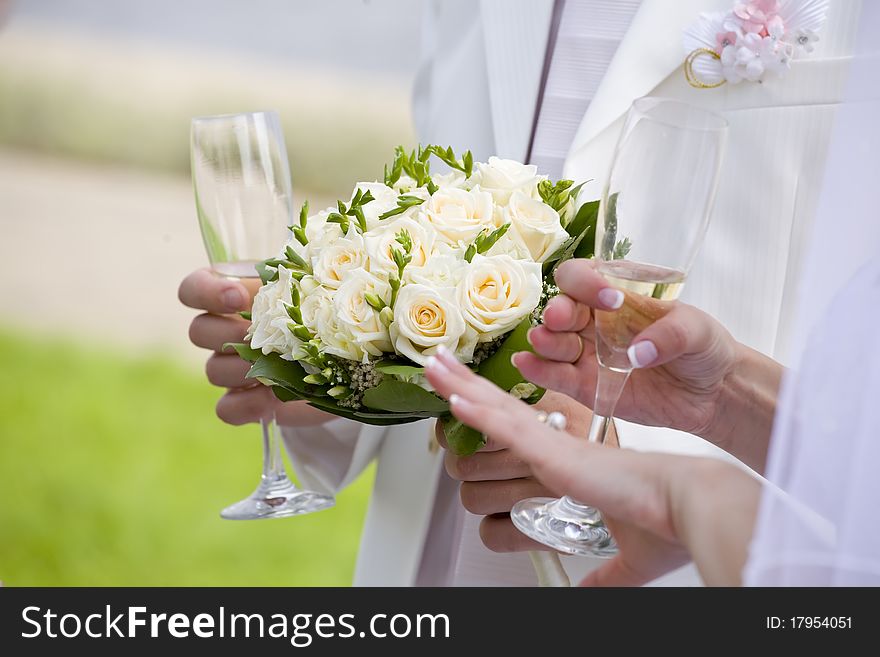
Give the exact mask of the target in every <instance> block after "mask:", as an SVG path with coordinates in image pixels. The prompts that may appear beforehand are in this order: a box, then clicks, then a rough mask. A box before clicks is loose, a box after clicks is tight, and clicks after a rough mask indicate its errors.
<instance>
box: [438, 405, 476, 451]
mask: <svg viewBox="0 0 880 657" xmlns="http://www.w3.org/2000/svg"><path fill="white" fill-rule="evenodd" d="M440 421H441V422H442V423H443V433H444V434H445V435H446V443H447V444H448V445H449V449H450V451H451V452H452V453H453V454H456V455H457V456H470V455H471V454H473V453H474V452H476V451H477V450H479V449H480V448H482V447H483V446H484V445H485V444H486V439H485V438H484V437H483V434H481V433H480V432H479V431H477V430H476V429H472V428H471V427H469V426H468V425H466V424H464V423H463V422H461V420H458V419H456V418H455V417H453V416H452V415H444V416H443V417H442V418H441V419H440Z"/></svg>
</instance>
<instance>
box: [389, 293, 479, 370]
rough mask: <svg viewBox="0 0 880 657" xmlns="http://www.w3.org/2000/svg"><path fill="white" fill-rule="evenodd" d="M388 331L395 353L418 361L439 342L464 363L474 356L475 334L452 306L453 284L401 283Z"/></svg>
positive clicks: (435, 348) (431, 352) (422, 359)
mask: <svg viewBox="0 0 880 657" xmlns="http://www.w3.org/2000/svg"><path fill="white" fill-rule="evenodd" d="M390 331H391V341H392V342H393V343H394V349H395V350H396V351H397V353H398V354H400V355H402V356H406V357H407V358H409V359H410V360H412V361H413V362H416V363H419V364H420V365H424V364H425V363H427V361H428V358H429V357H430V356H432V355H434V354H436V353H437V348H438V347H440V346H443V347H446V348H447V349H449V350H450V351H453V352H454V353H455V354H456V356H457V357H458V358H459V360H461V361H462V362H465V363H467V362H470V361H471V360H473V357H474V347H475V346H476V338H477V335H476V332H475V331H474V330H473V329H472V328H470V327H469V326H468V325H467V323H466V322H465V321H464V318H463V317H462V314H461V311H460V310H459V309H458V307H457V306H456V303H455V289H454V288H432V287H429V286H427V285H419V284H409V285H404V286H403V287H402V288H400V293H399V294H398V296H397V302H396V303H395V304H394V321H393V322H392V323H391V327H390Z"/></svg>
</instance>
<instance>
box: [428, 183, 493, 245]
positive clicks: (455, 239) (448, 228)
mask: <svg viewBox="0 0 880 657" xmlns="http://www.w3.org/2000/svg"><path fill="white" fill-rule="evenodd" d="M421 208H422V211H421V213H420V214H419V218H420V219H421V220H422V221H425V222H427V224H428V225H429V226H430V227H431V228H432V229H433V230H434V231H435V232H436V234H437V236H438V238H439V239H441V240H442V241H444V242H446V243H447V244H451V245H454V246H458V245H459V244H462V243H464V244H470V243H471V242H473V241H474V239H475V238H476V237H477V235H479V234H480V231H482V230H483V229H484V228H494V227H495V204H494V203H493V202H492V195H491V194H489V193H488V192H484V191H482V190H481V189H479V188H474V189H472V190H470V191H466V190H463V189H454V188H450V189H444V190H438V191H437V192H435V193H434V195H433V196H431V198H430V199H428V200H427V201H426V202H425V203H424V204H422V206H421Z"/></svg>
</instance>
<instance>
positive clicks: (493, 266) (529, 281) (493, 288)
mask: <svg viewBox="0 0 880 657" xmlns="http://www.w3.org/2000/svg"><path fill="white" fill-rule="evenodd" d="M542 283H543V279H542V276H541V265H540V264H539V263H537V262H529V261H528V260H516V259H514V258H511V257H510V256H508V255H497V256H491V257H485V256H481V255H476V256H474V259H473V261H472V262H471V263H470V265H468V267H467V269H466V270H465V272H464V276H463V277H462V279H461V282H460V283H459V284H458V290H457V293H458V305H459V307H460V308H461V311H462V314H463V315H464V318H465V321H467V323H468V324H470V325H471V326H472V327H473V328H475V329H476V330H477V332H478V333H479V341H480V342H488V341H490V340H493V339H495V338H497V337H498V336H499V335H503V334H505V333H507V332H508V331H510V330H511V329H513V328H514V327H515V326H516V325H517V324H519V322H520V321H522V319H523V318H524V317H526V316H527V315H528V314H529V313H531V312H532V311H533V310H534V309H535V307H536V306H537V305H538V302H539V301H540V300H541V288H542Z"/></svg>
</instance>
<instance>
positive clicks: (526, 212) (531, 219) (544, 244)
mask: <svg viewBox="0 0 880 657" xmlns="http://www.w3.org/2000/svg"><path fill="white" fill-rule="evenodd" d="M502 216H503V217H504V222H505V223H509V224H511V226H510V230H509V231H508V232H509V233H513V235H512V237H515V238H518V239H519V240H520V241H521V242H522V244H523V245H524V246H525V247H526V248H527V249H528V252H529V255H530V256H531V258H532V260H534V261H535V262H544V261H545V260H546V259H547V258H549V257H550V256H551V255H553V254H554V253H555V252H556V250H557V249H558V248H559V247H560V246H562V243H563V242H565V240H567V239H568V233H567V232H566V231H565V228H563V227H562V221H561V220H560V218H559V214H558V213H557V212H556V210H554V209H553V208H551V207H550V206H549V205H547V204H546V203H544V202H542V201H536V200H535V199H533V198H530V197H529V196H526V195H525V194H524V193H523V192H514V193H513V194H511V195H510V201H509V202H508V204H507V206H506V207H505V208H504V210H503V211H502Z"/></svg>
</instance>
